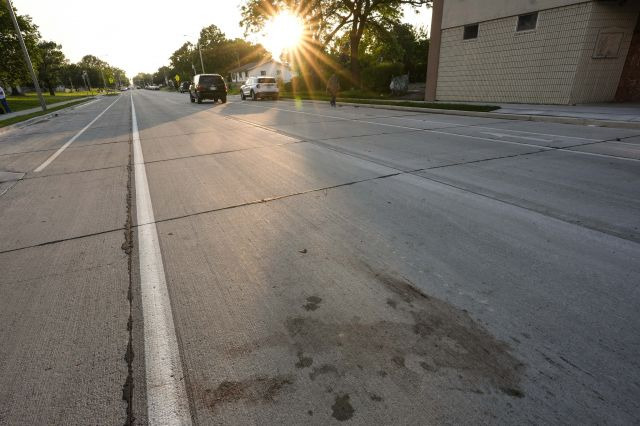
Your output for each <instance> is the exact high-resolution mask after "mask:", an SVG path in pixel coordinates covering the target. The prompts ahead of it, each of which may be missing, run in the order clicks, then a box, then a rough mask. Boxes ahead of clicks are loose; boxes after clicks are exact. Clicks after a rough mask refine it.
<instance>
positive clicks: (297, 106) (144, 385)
mask: <svg viewBox="0 0 640 426" xmlns="http://www.w3.org/2000/svg"><path fill="white" fill-rule="evenodd" d="M0 194H1V195H0V235H1V238H0V296H1V297H0V424H11V425H13V424H30V425H33V424H45V423H48V424H126V423H135V424H147V423H151V424H177V423H182V424H189V423H192V424H201V425H208V424H233V425H235V424H237V425H247V424H256V425H263V424H313V425H316V424H317V425H325V424H343V423H344V424H354V425H371V424H403V425H404V424H406V425H418V424H420V425H422V424H478V423H484V424H487V423H491V424H523V423H534V424H549V423H554V424H557V423H565V424H566V423H569V424H631V423H634V422H637V421H638V418H640V332H639V330H640V314H639V313H638V306H640V292H639V291H638V285H639V284H640V131H634V130H624V129H612V128H599V127H588V126H569V125H561V124H545V123H533V122H521V121H509V120H496V119H485V118H471V117H460V116H450V115H430V114H420V113H415V112H406V113H404V112H400V111H387V110H381V109H370V108H366V107H360V108H355V107H338V108H330V107H329V105H328V104H327V105H324V104H310V103H294V102H290V101H279V102H267V101H261V102H251V101H247V102H242V101H240V100H239V99H234V98H233V97H232V98H230V101H229V102H228V103H227V104H224V105H222V104H212V103H205V104H202V105H198V104H192V103H190V102H189V99H188V96H187V95H180V94H174V93H166V92H150V91H143V90H136V91H133V92H131V93H126V94H123V95H121V96H118V97H105V98H101V99H100V100H98V101H96V102H93V103H91V104H89V105H85V106H81V107H76V108H74V109H72V110H69V111H66V112H62V113H60V114H59V116H58V117H55V118H52V119H50V120H45V121H44V122H41V123H37V124H34V125H31V126H29V127H27V128H25V129H22V130H12V131H9V132H5V133H2V134H0Z"/></svg>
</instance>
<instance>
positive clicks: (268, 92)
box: [240, 76, 280, 101]
mask: <svg viewBox="0 0 640 426" xmlns="http://www.w3.org/2000/svg"><path fill="white" fill-rule="evenodd" d="M278 96H280V89H278V83H277V82H276V79H275V78H273V77H266V76H265V77H249V79H248V80H247V81H246V82H245V83H244V84H243V85H242V86H241V87H240V98H242V100H245V99H247V98H248V97H249V98H251V99H253V100H254V101H257V100H258V99H264V98H271V99H274V100H277V99H278Z"/></svg>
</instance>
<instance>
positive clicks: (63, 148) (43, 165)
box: [34, 96, 120, 173]
mask: <svg viewBox="0 0 640 426" xmlns="http://www.w3.org/2000/svg"><path fill="white" fill-rule="evenodd" d="M119 100H120V96H118V97H117V98H116V100H115V101H113V102H111V105H109V106H108V107H107V108H105V110H104V111H102V112H101V113H100V114H98V116H97V117H96V118H94V119H93V120H91V122H90V123H89V124H87V125H86V126H84V127H83V128H82V130H80V131H79V132H78V133H76V134H75V136H74V137H72V138H71V139H69V140H68V141H67V142H66V143H65V144H64V145H62V146H61V147H60V149H58V150H57V151H56V152H54V153H53V154H52V155H51V157H49V158H47V159H46V160H45V161H44V163H42V164H40V165H39V166H38V167H37V168H36V169H35V170H34V172H36V173H40V172H41V171H43V170H44V169H45V167H47V166H48V165H49V164H51V163H52V162H53V160H55V159H56V158H58V155H60V154H62V152H63V151H64V150H65V149H67V148H69V145H71V144H72V143H74V142H75V141H76V139H78V138H79V137H80V136H81V135H82V134H83V133H84V132H86V131H87V129H88V128H89V127H91V126H92V125H93V123H95V122H96V121H98V119H99V118H100V117H102V116H103V115H104V113H105V112H107V111H108V110H109V108H111V107H112V106H113V105H114V104H115V103H116V102H118V101H119Z"/></svg>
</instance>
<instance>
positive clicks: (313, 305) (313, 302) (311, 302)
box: [302, 296, 322, 311]
mask: <svg viewBox="0 0 640 426" xmlns="http://www.w3.org/2000/svg"><path fill="white" fill-rule="evenodd" d="M320 302H322V299H321V298H320V297H318V296H310V297H307V303H306V304H305V305H303V306H302V307H303V308H304V309H305V310H307V311H315V310H316V309H318V308H319V307H320Z"/></svg>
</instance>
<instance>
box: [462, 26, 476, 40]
mask: <svg viewBox="0 0 640 426" xmlns="http://www.w3.org/2000/svg"><path fill="white" fill-rule="evenodd" d="M474 38H478V24H473V25H465V26H464V34H463V35H462V39H463V40H472V39H474Z"/></svg>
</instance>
